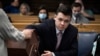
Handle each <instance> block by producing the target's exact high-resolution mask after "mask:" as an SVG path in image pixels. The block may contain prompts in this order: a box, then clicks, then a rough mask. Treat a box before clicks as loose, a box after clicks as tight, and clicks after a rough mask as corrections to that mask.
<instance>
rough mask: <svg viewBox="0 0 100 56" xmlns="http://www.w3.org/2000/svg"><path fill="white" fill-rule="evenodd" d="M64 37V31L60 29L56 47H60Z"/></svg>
mask: <svg viewBox="0 0 100 56" xmlns="http://www.w3.org/2000/svg"><path fill="white" fill-rule="evenodd" d="M61 39H62V31H59V33H58V34H57V44H56V49H58V47H59V45H60V42H61Z"/></svg>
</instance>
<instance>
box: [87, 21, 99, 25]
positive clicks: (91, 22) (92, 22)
mask: <svg viewBox="0 0 100 56" xmlns="http://www.w3.org/2000/svg"><path fill="white" fill-rule="evenodd" d="M89 24H100V21H90V23H89Z"/></svg>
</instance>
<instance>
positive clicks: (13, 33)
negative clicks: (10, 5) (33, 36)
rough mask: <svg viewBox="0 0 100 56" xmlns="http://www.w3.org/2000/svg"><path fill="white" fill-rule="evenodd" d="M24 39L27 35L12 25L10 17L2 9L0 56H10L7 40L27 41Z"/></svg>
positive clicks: (0, 15)
mask: <svg viewBox="0 0 100 56" xmlns="http://www.w3.org/2000/svg"><path fill="white" fill-rule="evenodd" d="M24 37H25V35H24V34H23V33H22V32H21V31H19V30H18V29H16V28H15V27H14V26H13V25H12V24H11V23H10V21H9V19H8V16H7V15H6V13H5V12H4V11H3V9H1V8H0V56H8V54H7V46H6V44H5V43H4V42H5V40H8V39H12V40H15V41H23V40H24V39H26V38H24Z"/></svg>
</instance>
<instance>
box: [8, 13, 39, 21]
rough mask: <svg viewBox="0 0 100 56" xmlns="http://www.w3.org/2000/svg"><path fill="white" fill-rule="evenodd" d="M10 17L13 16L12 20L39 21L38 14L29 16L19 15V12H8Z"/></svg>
mask: <svg viewBox="0 0 100 56" xmlns="http://www.w3.org/2000/svg"><path fill="white" fill-rule="evenodd" d="M8 16H9V17H11V20H12V21H15V20H37V21H39V19H38V17H37V16H28V15H25V16H24V15H19V14H8Z"/></svg>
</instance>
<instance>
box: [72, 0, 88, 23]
mask: <svg viewBox="0 0 100 56" xmlns="http://www.w3.org/2000/svg"><path fill="white" fill-rule="evenodd" d="M81 9H82V5H81V4H80V3H78V2H75V3H73V4H72V20H71V23H89V20H88V19H87V18H86V17H85V16H83V14H82V13H81Z"/></svg>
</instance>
